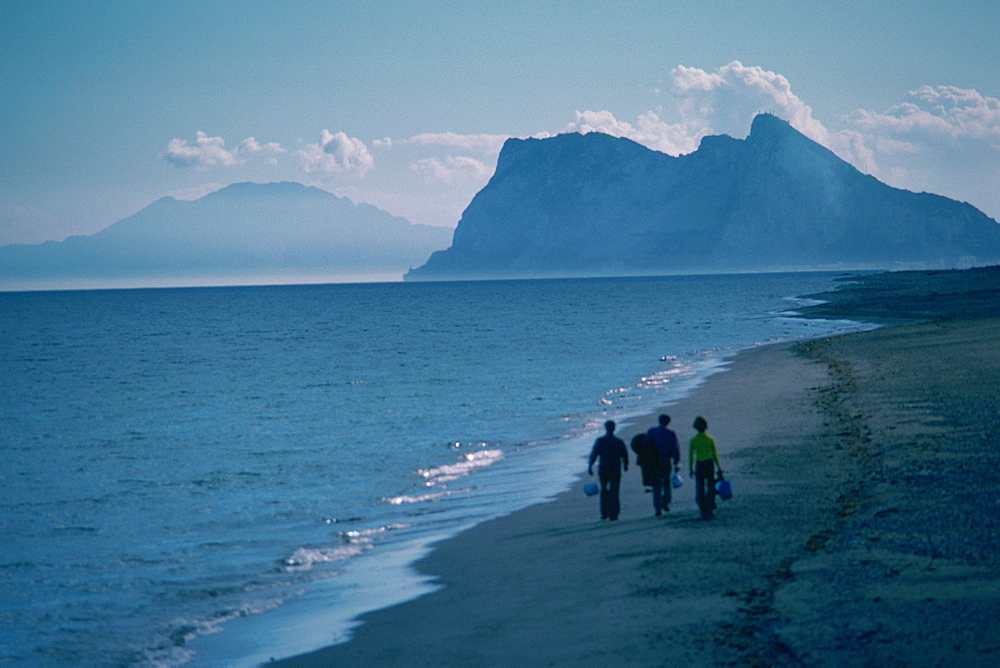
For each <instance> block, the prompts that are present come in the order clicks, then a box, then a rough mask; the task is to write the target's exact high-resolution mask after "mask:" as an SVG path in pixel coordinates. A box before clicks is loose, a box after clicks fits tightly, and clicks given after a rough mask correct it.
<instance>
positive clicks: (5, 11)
mask: <svg viewBox="0 0 1000 668" xmlns="http://www.w3.org/2000/svg"><path fill="white" fill-rule="evenodd" d="M997 34H1000V2H995V1H992V0H983V1H978V2H973V1H968V0H950V1H947V2H925V1H921V0H907V1H905V2H896V1H884V2H878V1H873V0H867V1H864V2H853V1H844V0H840V1H838V0H830V1H827V2H801V0H797V1H792V2H786V1H768V2H751V1H744V2H736V1H731V2H704V1H702V2H686V1H670V0H659V1H657V2H630V1H628V0H619V1H617V2H593V1H590V0H574V1H565V2H564V1H561V0H530V1H522V0H505V2H502V3H497V2H478V1H469V2H457V1H438V2H435V1H433V0H427V1H424V2H418V1H413V2H388V1H383V2H380V1H378V0H371V1H368V2H337V1H329V2H318V1H315V2H313V1H311V2H302V1H297V0H283V1H282V2H277V1H275V2H262V1H255V0H242V1H237V2H228V1H219V0H201V1H183V0H181V1H175V2H158V1H155V0H144V1H142V2H135V1H132V0H129V1H127V2H119V1H117V0H100V1H97V0H77V1H70V0H64V1H62V2H48V1H45V0H30V1H28V0H0V245H6V244H10V243H41V242H43V241H47V240H56V241H58V240H62V239H65V238H66V237H67V236H70V235H80V234H82V235H87V234H93V233H95V232H98V231H100V230H101V229H104V228H105V227H107V226H108V225H110V224H112V223H114V222H116V221H117V220H120V219H122V218H125V217H127V216H129V215H131V214H133V213H135V212H136V211H138V210H140V209H142V208H143V207H145V206H147V205H148V204H150V203H151V202H153V201H155V200H157V199H159V198H161V197H164V196H172V197H176V198H178V199H195V198H197V197H199V196H202V195H204V194H207V193H209V192H212V191H213V190H216V189H219V188H221V187H224V186H226V185H229V184H231V183H238V182H244V181H255V182H269V181H297V182H300V183H305V184H307V185H314V186H318V187H321V188H324V189H326V190H329V191H331V192H333V193H336V194H338V195H341V196H345V197H349V198H350V199H351V200H353V201H355V202H367V203H370V204H374V205H375V206H378V207H380V208H382V209H384V210H386V211H389V212H390V213H393V214H396V215H400V216H404V217H406V218H408V219H409V220H411V221H412V222H415V223H423V224H432V225H444V226H451V227H453V226H454V225H455V224H456V223H457V222H458V220H459V218H460V217H461V213H462V211H463V210H464V208H465V207H466V206H467V205H468V203H469V201H470V200H471V199H472V197H473V196H474V195H475V193H476V192H477V191H478V190H480V189H481V188H482V187H483V186H484V185H485V184H486V183H487V181H488V180H489V178H490V176H491V175H492V173H493V171H494V169H495V166H496V159H497V155H498V154H499V151H500V148H501V147H502V145H503V142H504V141H505V140H506V139H507V138H509V137H531V136H538V137H544V136H550V135H554V134H558V133H560V132H589V131H602V132H608V133H610V134H613V135H616V136H624V137H629V138H631V139H634V140H635V141H638V142H640V143H642V144H644V145H646V146H649V147H650V148H654V149H657V150H661V151H664V152H666V153H669V154H671V155H680V154H685V153H690V152H691V151H694V150H696V149H697V147H698V142H699V141H700V139H701V138H702V137H703V136H705V135H708V134H729V135H731V136H734V137H737V138H743V137H745V136H746V134H747V133H748V131H749V127H750V121H751V120H752V118H753V116H754V115H755V114H756V113H759V112H761V111H767V112H771V113H774V114H776V115H778V116H780V117H782V118H785V119H786V120H788V121H789V122H790V123H791V124H792V125H793V126H794V127H796V128H797V129H799V130H800V131H802V132H803V133H805V134H806V135H808V136H809V137H811V138H813V139H815V140H816V141H819V142H820V143H822V144H823V145H825V146H827V147H828V148H830V149H831V150H833V151H834V152H836V153H837V154H838V155H839V156H840V157H842V158H843V159H845V160H847V161H849V162H851V163H852V164H853V165H854V166H855V167H857V168H858V169H860V170H862V171H863V172H865V173H868V174H872V175H873V176H875V177H877V178H879V179H881V180H882V181H885V182H886V183H889V184H890V185H893V186H896V187H900V188H906V189H909V190H914V191H928V192H934V193H938V194H941V195H945V196H947V197H951V198H954V199H958V200H962V201H967V202H970V203H971V204H973V205H975V206H976V207H978V208H980V209H982V210H983V211H984V212H985V213H987V214H988V215H990V216H992V217H993V218H996V219H998V220H1000V99H998V98H1000V40H998V39H997Z"/></svg>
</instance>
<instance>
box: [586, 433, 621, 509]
mask: <svg viewBox="0 0 1000 668" xmlns="http://www.w3.org/2000/svg"><path fill="white" fill-rule="evenodd" d="M604 430H605V431H606V432H607V433H606V434H604V436H601V437H600V438H599V439H597V440H596V441H594V447H593V449H592V450H591V451H590V463H589V464H588V466H587V472H588V473H589V474H590V475H594V462H595V461H596V462H598V464H597V476H598V478H599V479H600V481H601V519H602V520H605V519H607V520H616V519H618V513H619V512H621V501H620V500H619V498H618V490H619V488H620V486H621V480H622V468H623V467H624V470H626V471H628V450H626V449H625V441H623V440H621V439H620V438H618V437H617V436H615V422H614V420H608V421H607V422H605V423H604Z"/></svg>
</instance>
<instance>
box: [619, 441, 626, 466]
mask: <svg viewBox="0 0 1000 668" xmlns="http://www.w3.org/2000/svg"><path fill="white" fill-rule="evenodd" d="M619 443H621V447H620V448H619V451H620V452H619V454H621V457H622V464H623V465H624V468H625V470H626V471H628V450H626V449H625V441H619Z"/></svg>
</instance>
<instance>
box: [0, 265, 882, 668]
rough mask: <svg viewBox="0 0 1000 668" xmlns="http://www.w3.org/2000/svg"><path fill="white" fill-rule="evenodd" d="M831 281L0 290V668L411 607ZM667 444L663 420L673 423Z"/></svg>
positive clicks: (201, 653)
mask: <svg viewBox="0 0 1000 668" xmlns="http://www.w3.org/2000/svg"><path fill="white" fill-rule="evenodd" d="M842 276H844V274H842V273H796V274H744V275H720V276H670V277H642V278H600V279H549V280H530V281H528V280H524V281H473V282H457V283H372V284H350V285H346V284H341V285H298V286H264V287H224V288H171V289H136V290H108V291H104V290H102V291H79V292H24V293H0V305H2V306H0V308H2V310H3V313H4V314H5V317H4V318H3V323H2V325H0V331H2V341H3V343H2V346H0V360H2V366H3V368H4V369H5V374H4V377H3V379H0V388H2V391H0V396H2V397H3V407H2V409H0V424H2V425H3V433H4V437H3V440H2V454H3V457H4V461H5V464H4V467H3V473H2V479H3V481H4V484H5V487H6V489H8V490H10V493H9V494H8V495H7V497H6V499H5V500H4V501H3V502H2V508H3V510H2V516H3V519H4V522H3V528H2V531H3V536H2V541H0V543H2V545H3V547H2V548H0V555H2V558H0V583H2V589H3V591H4V592H5V595H4V597H3V602H2V603H0V606H2V607H0V615H2V617H3V619H4V620H5V624H4V628H3V630H2V631H0V634H2V640H3V642H2V646H3V648H4V649H3V651H2V657H0V658H3V659H4V660H7V661H10V662H12V663H14V664H31V665H55V664H60V663H62V664H65V663H70V664H73V665H109V664H112V665H164V666H168V665H184V664H190V665H252V664H255V663H260V662H262V661H266V660H268V659H269V658H271V657H275V658H280V657H283V656H288V655H291V654H296V653H300V652H305V651H308V650H311V649H317V648H319V647H321V646H325V645H329V644H332V643H335V642H341V641H344V640H346V639H348V638H349V637H350V631H351V628H352V627H353V625H354V622H353V621H352V620H353V619H354V618H355V617H356V616H357V615H359V614H361V613H363V612H365V611H368V610H372V609H376V608H379V607H384V606H386V605H391V604H393V603H397V602H401V601H403V600H407V599H409V598H412V597H414V596H417V595H420V594H421V593H424V592H426V591H429V590H430V589H432V588H433V587H434V585H433V583H430V582H427V581H426V580H424V579H422V578H421V577H419V576H418V575H416V574H415V573H414V572H413V571H412V569H411V568H410V566H411V564H412V563H413V562H414V561H415V560H416V559H417V558H419V557H420V556H422V555H423V554H426V552H427V550H428V549H430V545H431V544H432V543H434V542H435V541H438V540H441V539H443V538H446V537H448V536H451V535H454V534H456V533H457V532H459V531H461V530H463V529H465V528H468V527H470V526H473V525H475V524H478V523H480V522H483V521H485V520H488V519H490V518H492V517H497V516H500V515H506V514H509V513H512V512H514V511H516V510H519V509H521V508H523V507H526V506H528V505H531V504H534V503H538V502H540V501H542V500H544V499H546V498H551V497H552V496H554V495H555V494H558V493H559V492H562V491H564V490H566V489H567V488H569V486H571V485H572V484H573V483H574V481H575V480H576V477H577V476H578V475H579V474H580V473H581V472H582V471H584V470H585V461H584V458H585V457H586V455H587V453H588V452H589V447H590V444H591V442H592V440H593V438H594V437H595V436H596V434H597V432H598V431H599V430H600V425H601V423H603V421H604V420H606V419H608V418H613V419H615V420H618V421H620V422H623V423H627V422H628V421H629V420H631V419H636V418H638V417H639V416H643V415H646V414H648V413H650V412H652V411H655V410H657V409H659V408H660V407H663V406H668V405H669V404H670V403H671V402H673V401H676V400H677V399H678V398H680V397H682V396H685V395H686V394H687V393H688V392H690V391H691V390H692V389H693V388H695V387H697V385H699V384H700V383H701V382H703V381H704V379H705V378H707V377H708V376H709V375H711V374H712V373H716V372H719V371H722V370H724V369H725V366H726V364H727V360H728V359H730V358H731V357H732V356H733V355H734V354H736V353H737V352H739V351H741V350H744V349H747V348H751V347H754V346H759V345H764V344H768V343H774V342H779V341H789V340H798V339H804V338H812V337H818V336H825V335H829V334H833V333H838V332H844V331H852V330H857V329H862V328H867V327H869V326H868V325H861V324H859V323H854V322H848V321H826V320H815V319H805V318H800V317H797V316H796V315H795V309H796V308H798V307H800V306H801V305H803V304H804V303H805V300H803V298H802V296H803V295H809V294H814V293H818V292H821V291H824V290H827V289H830V288H832V287H834V285H835V280H836V279H837V278H838V277H842ZM678 417H679V419H681V420H683V421H685V422H686V421H687V420H688V416H678Z"/></svg>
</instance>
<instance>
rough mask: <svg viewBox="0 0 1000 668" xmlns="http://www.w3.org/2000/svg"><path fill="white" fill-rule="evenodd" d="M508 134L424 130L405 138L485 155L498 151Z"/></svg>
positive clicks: (407, 141) (412, 142)
mask: <svg viewBox="0 0 1000 668" xmlns="http://www.w3.org/2000/svg"><path fill="white" fill-rule="evenodd" d="M508 139H510V135H490V134H478V135H462V134H457V133H455V132H425V133H423V134H419V135H415V136H413V137H410V138H409V139H407V140H406V143H408V144H416V145H419V146H452V147H455V148H460V149H463V150H466V151H478V152H480V153H484V154H486V155H495V154H497V153H500V149H501V148H502V147H503V143H504V142H505V141H507V140H508Z"/></svg>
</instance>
